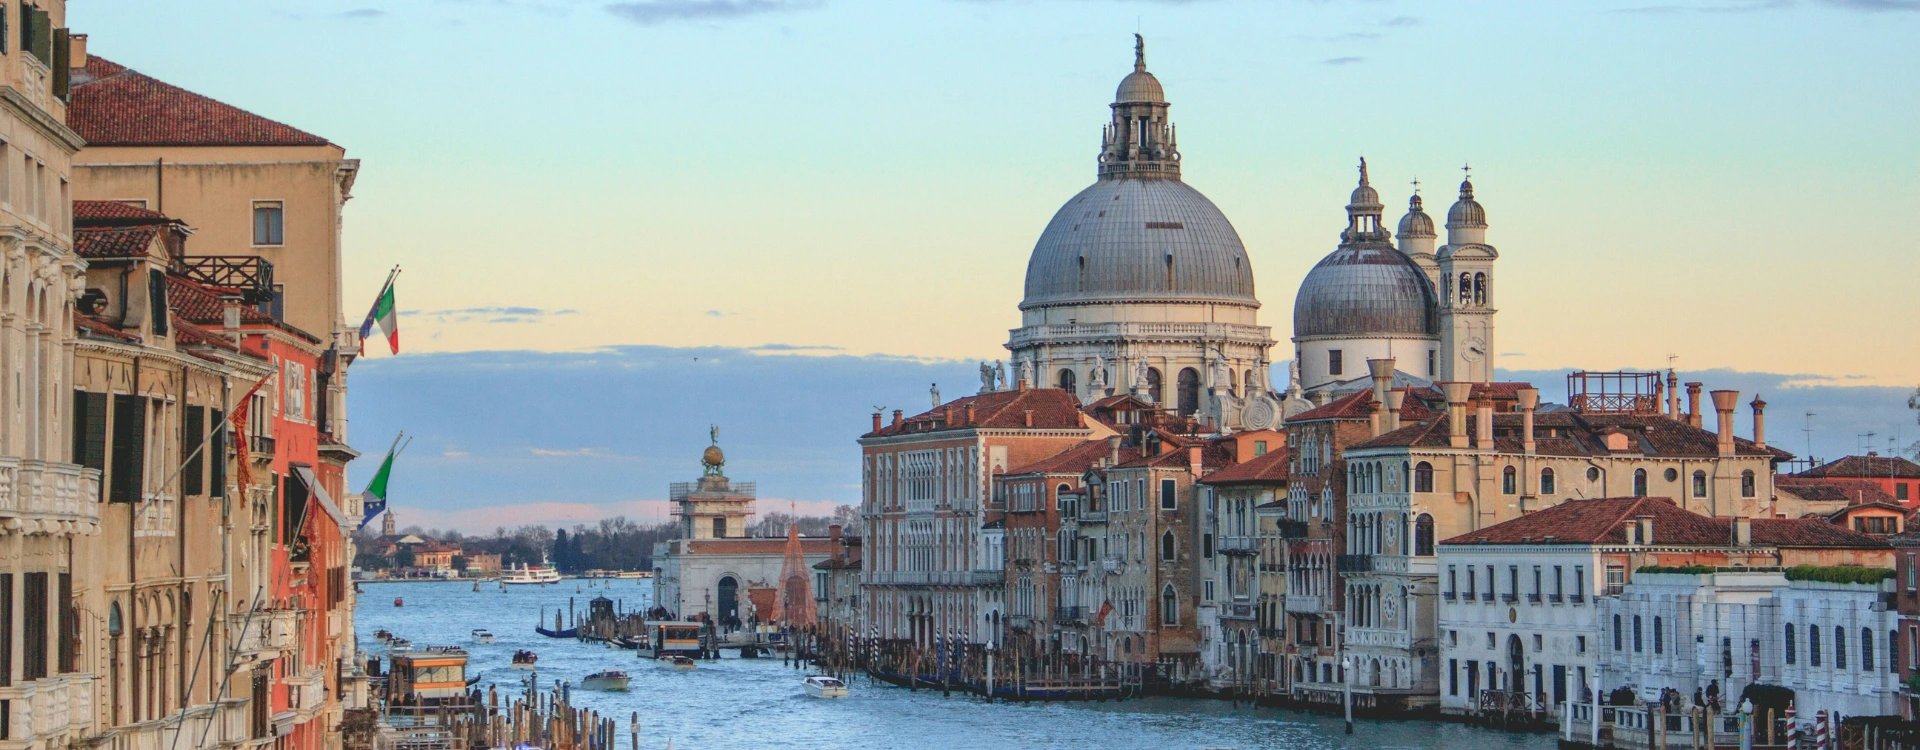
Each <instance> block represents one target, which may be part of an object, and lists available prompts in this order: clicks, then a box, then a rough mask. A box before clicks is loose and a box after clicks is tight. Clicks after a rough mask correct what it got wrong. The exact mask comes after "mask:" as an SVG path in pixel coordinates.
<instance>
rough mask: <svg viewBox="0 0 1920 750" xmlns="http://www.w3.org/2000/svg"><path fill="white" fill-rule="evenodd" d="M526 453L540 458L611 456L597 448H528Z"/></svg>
mask: <svg viewBox="0 0 1920 750" xmlns="http://www.w3.org/2000/svg"><path fill="white" fill-rule="evenodd" d="M527 452H528V453H531V454H533V455H535V456H539V457H541V458H611V457H612V456H611V455H610V454H608V453H607V452H606V451H603V450H600V449H598V448H528V449H527Z"/></svg>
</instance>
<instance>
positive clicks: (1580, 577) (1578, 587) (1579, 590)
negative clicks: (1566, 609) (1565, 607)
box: [1571, 565, 1589, 602]
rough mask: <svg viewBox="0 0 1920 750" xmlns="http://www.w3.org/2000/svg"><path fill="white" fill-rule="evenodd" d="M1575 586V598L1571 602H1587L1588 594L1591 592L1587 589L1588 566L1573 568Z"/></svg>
mask: <svg viewBox="0 0 1920 750" xmlns="http://www.w3.org/2000/svg"><path fill="white" fill-rule="evenodd" d="M1573 586H1574V588H1573V598H1572V599H1571V601H1574V602H1581V601H1585V600H1586V598H1587V594H1586V592H1587V591H1588V590H1589V589H1588V588H1587V566H1585V565H1575V566H1573Z"/></svg>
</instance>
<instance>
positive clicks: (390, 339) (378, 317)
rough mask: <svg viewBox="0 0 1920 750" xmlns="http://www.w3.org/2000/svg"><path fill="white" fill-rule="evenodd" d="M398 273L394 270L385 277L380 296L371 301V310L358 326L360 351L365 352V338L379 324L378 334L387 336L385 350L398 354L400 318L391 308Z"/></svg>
mask: <svg viewBox="0 0 1920 750" xmlns="http://www.w3.org/2000/svg"><path fill="white" fill-rule="evenodd" d="M399 273H400V269H398V268H395V269H394V270H393V273H392V274H389V275H388V276H387V284H386V286H383V287H380V296H378V297H375V298H374V300H373V309H371V310H368V311H367V319H366V321H365V322H362V323H361V324H360V351H361V352H363V353H364V352H365V351H366V350H367V337H368V336H371V335H373V325H374V324H375V323H378V324H380V332H381V333H384V334H386V335H387V348H388V349H389V350H390V351H391V352H392V353H393V354H399V353H400V318H399V316H398V313H397V311H396V310H395V309H394V306H393V277H394V276H395V275H398V274H399Z"/></svg>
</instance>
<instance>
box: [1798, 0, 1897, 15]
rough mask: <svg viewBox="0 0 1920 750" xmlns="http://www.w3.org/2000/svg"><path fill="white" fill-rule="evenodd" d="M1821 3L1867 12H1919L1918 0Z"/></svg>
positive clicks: (1850, 0) (1835, 0)
mask: <svg viewBox="0 0 1920 750" xmlns="http://www.w3.org/2000/svg"><path fill="white" fill-rule="evenodd" d="M1821 1H1822V3H1823V4H1826V5H1831V6H1834V7H1836V8H1845V9H1847V10H1863V11H1867V12H1869V13H1877V12H1880V11H1889V10H1891V11H1906V12H1908V13H1920V0H1821Z"/></svg>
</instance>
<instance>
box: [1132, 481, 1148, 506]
mask: <svg viewBox="0 0 1920 750" xmlns="http://www.w3.org/2000/svg"><path fill="white" fill-rule="evenodd" d="M1133 502H1134V506H1133V507H1134V508H1136V509H1138V510H1146V509H1147V478H1146V477H1141V478H1139V479H1135V480H1133Z"/></svg>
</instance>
